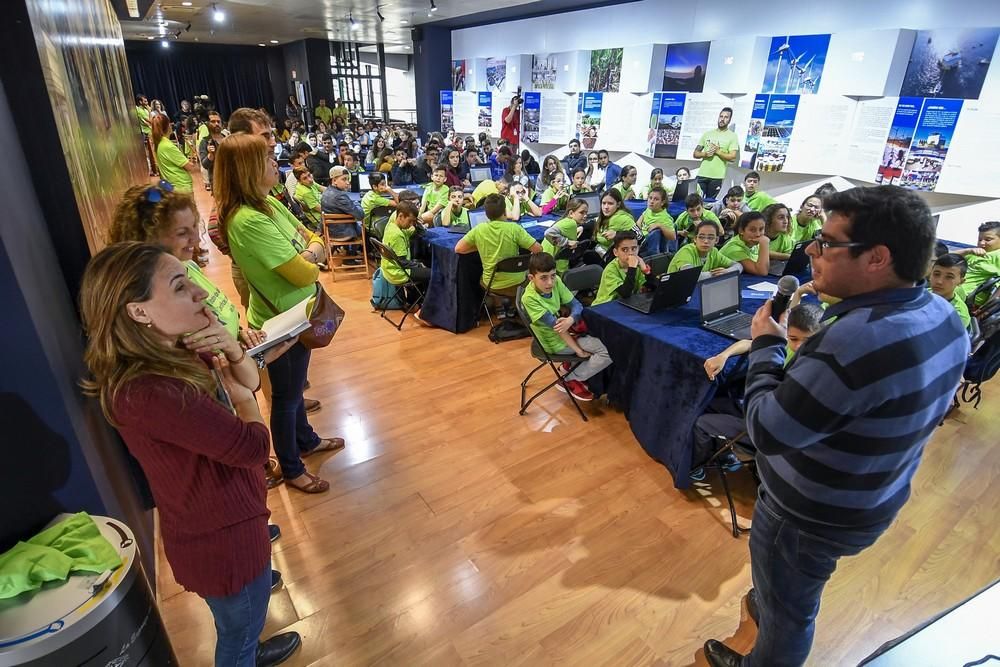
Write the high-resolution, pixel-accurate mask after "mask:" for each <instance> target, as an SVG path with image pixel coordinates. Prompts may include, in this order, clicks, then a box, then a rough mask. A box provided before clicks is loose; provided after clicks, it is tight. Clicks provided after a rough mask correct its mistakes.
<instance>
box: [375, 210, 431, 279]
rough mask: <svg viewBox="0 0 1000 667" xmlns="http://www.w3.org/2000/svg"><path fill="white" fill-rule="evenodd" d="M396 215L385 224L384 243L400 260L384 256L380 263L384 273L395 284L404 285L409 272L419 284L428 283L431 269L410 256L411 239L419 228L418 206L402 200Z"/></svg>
mask: <svg viewBox="0 0 1000 667" xmlns="http://www.w3.org/2000/svg"><path fill="white" fill-rule="evenodd" d="M395 216H396V219H395V220H392V221H391V222H389V223H388V224H387V225H386V226H385V234H383V235H382V243H383V244H384V245H385V246H386V247H387V248H389V250H391V251H392V252H393V253H395V255H396V257H397V258H398V261H396V262H394V261H392V260H390V259H387V258H386V257H383V258H382V262H381V264H379V266H380V267H381V268H382V275H383V276H385V279H386V280H388V281H389V282H390V283H392V284H393V285H402V284H403V283H405V282H407V277H406V274H407V273H409V274H410V278H411V279H412V280H413V282H415V283H417V284H418V285H420V284H427V282H428V281H429V280H430V279H431V270H430V269H429V268H428V267H426V266H424V265H423V264H422V263H420V262H418V261H417V260H415V259H411V258H410V239H411V238H412V236H413V234H414V232H415V231H416V229H417V207H416V205H414V203H413V202H409V201H403V202H400V204H399V206H397V207H396V212H395ZM404 268H405V269H406V270H405V271H404V270H403V269H404Z"/></svg>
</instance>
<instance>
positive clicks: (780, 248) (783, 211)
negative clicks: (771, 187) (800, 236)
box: [763, 204, 795, 260]
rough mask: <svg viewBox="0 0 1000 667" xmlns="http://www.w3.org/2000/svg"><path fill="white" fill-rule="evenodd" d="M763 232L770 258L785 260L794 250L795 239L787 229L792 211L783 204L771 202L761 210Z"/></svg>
mask: <svg viewBox="0 0 1000 667" xmlns="http://www.w3.org/2000/svg"><path fill="white" fill-rule="evenodd" d="M763 214H764V225H765V226H764V233H765V234H766V235H767V239H768V254H769V255H770V258H771V259H772V260H787V259H788V258H789V257H791V256H792V251H793V250H795V239H793V238H792V235H791V233H790V232H789V231H788V223H789V222H790V221H791V219H792V212H791V210H789V208H788V207H787V206H785V205H784V204H771V205H770V206H768V207H767V208H765V209H764V211H763Z"/></svg>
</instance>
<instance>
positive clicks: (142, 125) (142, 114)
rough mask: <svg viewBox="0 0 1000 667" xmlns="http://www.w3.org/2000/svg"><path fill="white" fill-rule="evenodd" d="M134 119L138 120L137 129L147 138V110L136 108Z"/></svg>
mask: <svg viewBox="0 0 1000 667" xmlns="http://www.w3.org/2000/svg"><path fill="white" fill-rule="evenodd" d="M135 117H136V118H138V119H139V129H140V130H142V133H143V134H145V135H147V136H149V109H147V108H145V107H139V106H137V107H136V108H135Z"/></svg>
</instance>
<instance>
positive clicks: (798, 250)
mask: <svg viewBox="0 0 1000 667" xmlns="http://www.w3.org/2000/svg"><path fill="white" fill-rule="evenodd" d="M810 243H812V241H799V242H798V243H796V244H795V247H794V248H792V252H791V254H790V255H789V256H788V259H776V260H773V261H772V262H771V263H770V268H769V269H768V271H767V273H768V275H771V276H776V277H778V278H780V277H781V276H797V275H798V274H800V273H802V272H803V271H805V270H806V269H807V268H809V255H807V254H806V248H807V247H808V246H809V244H810Z"/></svg>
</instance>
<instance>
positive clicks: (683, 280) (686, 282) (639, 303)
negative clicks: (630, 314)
mask: <svg viewBox="0 0 1000 667" xmlns="http://www.w3.org/2000/svg"><path fill="white" fill-rule="evenodd" d="M700 275H701V267H697V266H693V267H691V268H690V269H683V270H681V271H675V272H673V273H664V274H663V275H661V276H659V277H658V278H657V280H656V289H655V290H654V291H652V292H645V293H642V294H633V295H632V296H630V297H628V298H627V299H620V301H621V304H622V305H623V306H627V307H629V308H631V309H632V310H638V311H639V312H640V313H646V314H647V315H648V314H650V313H657V312H659V311H661V310H666V309H667V308H673V307H674V306H682V305H684V304H685V303H687V302H688V301H690V300H691V295H692V294H694V288H695V286H696V285H697V284H698V277H699V276H700Z"/></svg>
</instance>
